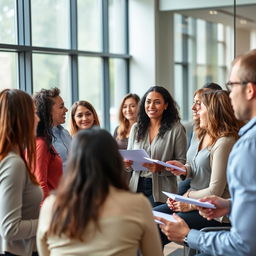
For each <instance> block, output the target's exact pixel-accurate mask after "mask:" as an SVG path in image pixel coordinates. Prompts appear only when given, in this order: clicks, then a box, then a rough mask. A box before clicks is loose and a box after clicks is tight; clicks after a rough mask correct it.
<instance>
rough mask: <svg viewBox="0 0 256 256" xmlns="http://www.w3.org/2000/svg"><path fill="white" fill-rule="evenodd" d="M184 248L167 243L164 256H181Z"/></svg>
mask: <svg viewBox="0 0 256 256" xmlns="http://www.w3.org/2000/svg"><path fill="white" fill-rule="evenodd" d="M183 255H184V246H183V245H178V244H176V243H169V244H167V245H166V246H165V247H164V256H183Z"/></svg>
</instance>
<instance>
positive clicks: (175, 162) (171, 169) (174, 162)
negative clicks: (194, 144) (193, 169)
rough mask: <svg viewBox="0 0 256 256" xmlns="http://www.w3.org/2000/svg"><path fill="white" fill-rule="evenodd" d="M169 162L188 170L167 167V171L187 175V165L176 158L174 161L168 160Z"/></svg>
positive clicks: (177, 174)
mask: <svg viewBox="0 0 256 256" xmlns="http://www.w3.org/2000/svg"><path fill="white" fill-rule="evenodd" d="M166 163H167V164H172V165H175V166H177V167H179V168H181V169H183V170H185V171H186V172H182V171H179V170H177V169H174V168H168V167H166V170H167V171H170V172H171V173H172V174H174V175H176V176H180V175H186V174H187V169H186V167H185V165H184V164H182V163H180V162H179V161H176V160H173V161H167V162H166Z"/></svg>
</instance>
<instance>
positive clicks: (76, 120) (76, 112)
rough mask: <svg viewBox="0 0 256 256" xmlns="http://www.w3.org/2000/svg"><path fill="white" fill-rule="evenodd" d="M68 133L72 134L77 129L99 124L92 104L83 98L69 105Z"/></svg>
mask: <svg viewBox="0 0 256 256" xmlns="http://www.w3.org/2000/svg"><path fill="white" fill-rule="evenodd" d="M69 126H70V128H69V133H70V135H71V136H74V135H75V134H76V133H77V132H78V131H79V130H83V129H89V128H92V127H93V126H100V121H99V117H98V114H97V112H96V110H95V108H94V107H93V105H92V104H91V103H90V102H88V101H85V100H80V101H77V102H75V103H74V104H73V105H72V107H71V118H70V124H69Z"/></svg>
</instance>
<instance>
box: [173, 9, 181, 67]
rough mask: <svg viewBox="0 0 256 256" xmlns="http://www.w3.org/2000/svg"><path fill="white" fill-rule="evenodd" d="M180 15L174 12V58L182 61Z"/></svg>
mask: <svg viewBox="0 0 256 256" xmlns="http://www.w3.org/2000/svg"><path fill="white" fill-rule="evenodd" d="M182 26H183V25H182V15H180V14H177V13H175V14H174V46H175V51H174V60H175V61H176V62H181V61H182Z"/></svg>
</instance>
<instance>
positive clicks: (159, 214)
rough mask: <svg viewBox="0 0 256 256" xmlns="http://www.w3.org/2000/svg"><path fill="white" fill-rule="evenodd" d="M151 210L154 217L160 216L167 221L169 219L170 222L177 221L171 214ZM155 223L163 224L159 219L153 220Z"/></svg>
mask: <svg viewBox="0 0 256 256" xmlns="http://www.w3.org/2000/svg"><path fill="white" fill-rule="evenodd" d="M152 212H153V215H154V216H155V217H161V218H164V219H166V220H168V221H171V222H177V220H175V219H174V217H173V216H172V214H167V213H163V212H157V211H152ZM155 222H156V223H158V224H164V223H163V222H161V221H159V220H155Z"/></svg>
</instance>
